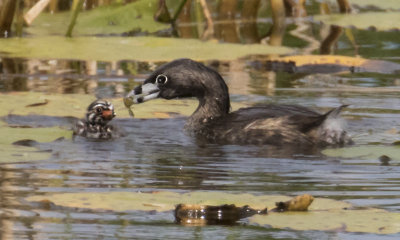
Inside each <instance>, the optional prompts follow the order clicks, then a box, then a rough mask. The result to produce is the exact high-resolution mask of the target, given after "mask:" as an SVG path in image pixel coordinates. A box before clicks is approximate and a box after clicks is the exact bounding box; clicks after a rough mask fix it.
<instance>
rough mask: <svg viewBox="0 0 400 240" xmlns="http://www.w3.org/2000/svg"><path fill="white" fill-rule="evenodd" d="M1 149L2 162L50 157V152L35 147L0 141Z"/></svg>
mask: <svg viewBox="0 0 400 240" xmlns="http://www.w3.org/2000/svg"><path fill="white" fill-rule="evenodd" d="M0 132H1V130H0ZM0 151H1V155H0V163H13V162H27V161H38V160H45V159H47V158H49V157H50V153H48V152H40V151H38V150H37V149H36V148H34V147H22V146H13V145H10V144H1V143H0Z"/></svg>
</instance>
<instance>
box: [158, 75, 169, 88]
mask: <svg viewBox="0 0 400 240" xmlns="http://www.w3.org/2000/svg"><path fill="white" fill-rule="evenodd" d="M167 82H168V77H167V76H165V75H164V74H160V75H158V76H157V77H156V83H157V84H160V85H163V84H166V83H167Z"/></svg>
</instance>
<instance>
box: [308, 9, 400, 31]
mask: <svg viewBox="0 0 400 240" xmlns="http://www.w3.org/2000/svg"><path fill="white" fill-rule="evenodd" d="M314 19H315V20H316V21H322V22H324V23H325V24H331V25H337V26H342V27H350V26H352V27H355V28H358V29H368V28H370V27H374V28H376V29H377V30H380V31H387V30H393V29H399V28H400V13H399V12H368V13H359V14H332V15H318V16H314Z"/></svg>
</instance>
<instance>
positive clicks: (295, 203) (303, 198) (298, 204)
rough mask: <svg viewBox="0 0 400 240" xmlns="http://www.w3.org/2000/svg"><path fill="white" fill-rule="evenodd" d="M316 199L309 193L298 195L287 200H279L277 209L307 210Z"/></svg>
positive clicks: (281, 210)
mask: <svg viewBox="0 0 400 240" xmlns="http://www.w3.org/2000/svg"><path fill="white" fill-rule="evenodd" d="M313 201H314V197H313V196H311V195H309V194H303V195H300V196H296V197H294V198H292V199H290V200H289V201H286V202H277V203H276V209H277V210H278V211H280V212H284V211H307V210H308V207H309V206H310V205H311V203H312V202H313Z"/></svg>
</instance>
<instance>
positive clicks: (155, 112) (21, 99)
mask: <svg viewBox="0 0 400 240" xmlns="http://www.w3.org/2000/svg"><path fill="white" fill-rule="evenodd" d="M46 100H47V104H44V105H38V106H36V107H27V106H28V105H32V104H35V103H42V102H44V101H46ZM94 100H95V98H94V97H93V96H91V95H85V94H43V93H35V92H11V93H3V94H0V116H6V115H8V114H10V113H12V114H15V115H29V114H34V115H45V116H55V117H67V116H68V117H76V118H83V117H84V116H85V113H86V109H87V106H88V105H89V104H90V103H91V102H92V101H94ZM108 100H109V101H110V102H112V103H113V105H114V107H115V111H116V113H117V117H118V118H129V117H130V116H129V113H128V110H127V109H126V107H125V106H124V104H123V101H122V99H121V98H114V99H108ZM197 106H198V101H197V100H195V99H179V100H163V99H156V100H154V101H153V102H152V103H151V104H138V105H135V106H133V112H134V113H135V118H170V117H172V116H174V115H182V116H189V115H191V114H192V113H193V112H194V111H195V110H196V108H197ZM245 106H246V105H245V104H243V103H235V102H233V103H232V109H233V110H236V109H239V108H241V107H245Z"/></svg>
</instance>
